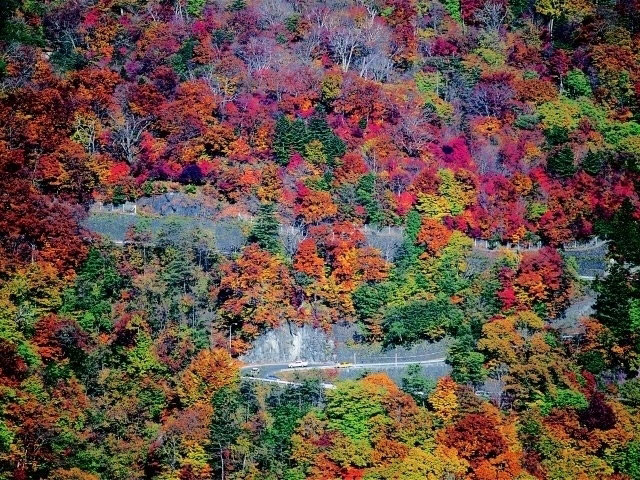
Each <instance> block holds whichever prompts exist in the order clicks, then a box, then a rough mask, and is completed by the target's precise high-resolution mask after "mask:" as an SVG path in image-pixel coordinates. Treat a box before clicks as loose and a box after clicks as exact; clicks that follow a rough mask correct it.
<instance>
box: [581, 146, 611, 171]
mask: <svg viewBox="0 0 640 480" xmlns="http://www.w3.org/2000/svg"><path fill="white" fill-rule="evenodd" d="M606 162H607V159H606V153H605V152H603V151H598V152H593V151H591V150H589V152H588V153H587V155H586V156H585V157H584V159H583V160H582V165H581V167H582V169H583V170H584V171H585V172H587V173H588V174H589V175H593V176H595V175H597V174H598V173H600V170H602V169H603V168H604V166H605V164H606Z"/></svg>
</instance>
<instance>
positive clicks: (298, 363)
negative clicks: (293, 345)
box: [288, 360, 309, 368]
mask: <svg viewBox="0 0 640 480" xmlns="http://www.w3.org/2000/svg"><path fill="white" fill-rule="evenodd" d="M308 366H309V362H307V361H305V360H296V361H295V362H291V363H290V364H289V365H288V367H289V368H304V367H308Z"/></svg>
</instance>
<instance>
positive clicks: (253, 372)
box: [249, 367, 260, 377]
mask: <svg viewBox="0 0 640 480" xmlns="http://www.w3.org/2000/svg"><path fill="white" fill-rule="evenodd" d="M259 373H260V369H259V368H258V367H253V368H252V369H251V370H249V375H251V376H252V377H257V376H258V374H259Z"/></svg>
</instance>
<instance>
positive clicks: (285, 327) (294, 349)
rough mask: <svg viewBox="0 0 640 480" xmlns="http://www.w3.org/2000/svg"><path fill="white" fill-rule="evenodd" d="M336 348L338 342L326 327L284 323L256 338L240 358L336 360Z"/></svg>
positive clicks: (259, 361) (288, 360)
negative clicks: (249, 348)
mask: <svg viewBox="0 0 640 480" xmlns="http://www.w3.org/2000/svg"><path fill="white" fill-rule="evenodd" d="M334 350H335V343H334V341H333V339H332V338H330V336H329V335H327V333H326V332H325V331H324V330H322V329H319V328H313V327H311V326H309V325H303V326H301V327H300V326H298V325H296V324H294V323H291V322H285V323H284V324H282V325H281V326H280V327H278V328H276V329H274V330H270V331H268V332H266V333H265V334H264V335H261V336H260V337H259V338H258V339H256V341H255V342H254V345H253V348H252V349H251V350H249V352H248V353H246V354H245V355H244V356H243V357H242V358H241V360H242V361H243V362H245V363H287V362H292V361H294V360H307V361H309V362H329V361H333V360H335V358H334Z"/></svg>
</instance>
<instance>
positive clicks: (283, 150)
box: [273, 115, 290, 165]
mask: <svg viewBox="0 0 640 480" xmlns="http://www.w3.org/2000/svg"><path fill="white" fill-rule="evenodd" d="M289 129H290V124H289V120H288V119H287V117H285V116H284V115H282V116H281V117H280V118H278V121H277V122H276V129H275V133H274V138H273V154H274V155H275V157H276V160H277V161H278V163H280V164H282V165H286V164H287V163H288V162H289V156H290V144H289V139H288V132H289Z"/></svg>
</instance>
